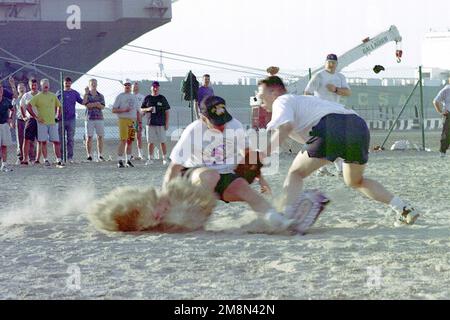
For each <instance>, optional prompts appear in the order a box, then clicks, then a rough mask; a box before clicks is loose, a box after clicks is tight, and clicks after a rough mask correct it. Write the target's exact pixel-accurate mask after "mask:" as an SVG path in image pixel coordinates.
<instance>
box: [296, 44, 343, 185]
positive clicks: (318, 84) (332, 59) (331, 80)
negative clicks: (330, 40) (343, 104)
mask: <svg viewBox="0 0 450 320" xmlns="http://www.w3.org/2000/svg"><path fill="white" fill-rule="evenodd" d="M337 64H338V58H337V56H336V55H335V54H333V53H331V54H329V55H328V56H327V59H326V61H325V70H322V71H320V72H318V73H316V74H315V75H313V76H312V78H311V80H310V81H309V82H308V84H307V86H306V88H305V92H304V93H305V95H311V96H316V97H319V98H321V99H324V100H328V101H333V102H339V99H340V96H344V97H349V96H350V95H351V94H352V92H351V90H350V87H349V86H348V84H347V80H346V79H345V76H344V75H343V74H342V73H340V72H336V68H337ZM342 163H343V161H342V159H341V158H337V159H336V161H335V162H334V165H335V167H336V170H337V172H338V174H339V175H342ZM317 173H318V174H319V175H322V176H323V175H333V174H331V173H330V172H329V171H328V170H327V169H326V167H322V168H320V169H319V170H318V171H317Z"/></svg>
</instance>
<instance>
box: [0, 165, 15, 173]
mask: <svg viewBox="0 0 450 320" xmlns="http://www.w3.org/2000/svg"><path fill="white" fill-rule="evenodd" d="M0 171H1V172H11V171H13V169H11V168H10V167H8V166H7V165H2V166H1V168H0Z"/></svg>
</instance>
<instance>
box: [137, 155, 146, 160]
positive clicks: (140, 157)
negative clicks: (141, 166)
mask: <svg viewBox="0 0 450 320" xmlns="http://www.w3.org/2000/svg"><path fill="white" fill-rule="evenodd" d="M136 160H138V161H141V160H144V158H143V157H142V156H140V155H139V156H137V157H136Z"/></svg>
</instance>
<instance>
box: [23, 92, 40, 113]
mask: <svg viewBox="0 0 450 320" xmlns="http://www.w3.org/2000/svg"><path fill="white" fill-rule="evenodd" d="M38 93H39V91H38V92H37V93H36V95H37V94H38ZM33 97H34V96H33V94H32V93H31V91H28V92H26V93H25V94H24V95H23V96H22V99H20V105H21V106H22V107H23V108H24V109H25V114H26V116H27V117H28V118H30V117H31V114H30V113H29V112H28V111H27V106H28V104H29V103H30V101H31V99H33ZM31 108H32V109H33V112H34V114H35V115H37V114H38V111H37V109H36V107H31Z"/></svg>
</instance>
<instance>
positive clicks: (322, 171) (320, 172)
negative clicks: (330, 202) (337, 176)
mask: <svg viewBox="0 0 450 320" xmlns="http://www.w3.org/2000/svg"><path fill="white" fill-rule="evenodd" d="M316 176H317V177H324V176H329V177H334V174H332V173H331V172H330V171H328V169H327V168H325V167H322V168H320V169H319V170H317V172H316Z"/></svg>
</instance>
